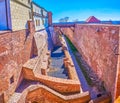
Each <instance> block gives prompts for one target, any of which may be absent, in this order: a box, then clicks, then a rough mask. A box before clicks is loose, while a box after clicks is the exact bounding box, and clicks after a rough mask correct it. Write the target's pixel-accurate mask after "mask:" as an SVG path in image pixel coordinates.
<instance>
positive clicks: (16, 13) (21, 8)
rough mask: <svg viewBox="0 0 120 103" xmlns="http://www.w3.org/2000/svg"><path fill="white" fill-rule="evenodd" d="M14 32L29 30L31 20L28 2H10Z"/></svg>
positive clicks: (13, 0) (12, 0)
mask: <svg viewBox="0 0 120 103" xmlns="http://www.w3.org/2000/svg"><path fill="white" fill-rule="evenodd" d="M10 9H11V11H10V12H11V22H12V30H13V31H16V30H22V29H27V28H28V25H27V21H28V20H29V19H30V12H31V9H30V4H29V3H28V0H10Z"/></svg>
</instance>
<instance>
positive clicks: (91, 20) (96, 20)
mask: <svg viewBox="0 0 120 103" xmlns="http://www.w3.org/2000/svg"><path fill="white" fill-rule="evenodd" d="M86 22H87V23H99V22H100V20H98V19H97V18H96V17H94V16H90V17H89V18H88V19H87V20H86Z"/></svg>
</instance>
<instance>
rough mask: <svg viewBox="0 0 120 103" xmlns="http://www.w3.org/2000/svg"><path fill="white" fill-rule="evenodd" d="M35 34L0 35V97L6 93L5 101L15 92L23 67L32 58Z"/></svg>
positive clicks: (13, 33) (15, 33)
mask: <svg viewBox="0 0 120 103" xmlns="http://www.w3.org/2000/svg"><path fill="white" fill-rule="evenodd" d="M33 34H34V31H33V32H31V33H29V31H28V30H21V31H16V32H9V33H3V34H0V95H1V94H3V93H4V98H5V100H8V98H9V97H10V96H11V95H12V94H13V92H14V91H15V88H16V86H17V83H18V84H19V82H18V81H19V77H20V73H21V69H22V65H23V64H24V63H25V62H26V61H27V60H28V59H29V58H30V56H31V46H32V39H33ZM12 76H13V79H12ZM10 79H11V80H10ZM10 82H11V83H10Z"/></svg>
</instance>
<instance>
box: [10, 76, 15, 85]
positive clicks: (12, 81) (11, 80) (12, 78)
mask: <svg viewBox="0 0 120 103" xmlns="http://www.w3.org/2000/svg"><path fill="white" fill-rule="evenodd" d="M12 83H14V76H12V77H11V78H10V84H12Z"/></svg>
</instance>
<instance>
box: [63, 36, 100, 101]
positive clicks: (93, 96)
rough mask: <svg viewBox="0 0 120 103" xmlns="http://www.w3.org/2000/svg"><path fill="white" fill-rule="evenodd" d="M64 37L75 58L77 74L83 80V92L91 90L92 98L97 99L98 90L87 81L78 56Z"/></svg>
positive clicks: (73, 58)
mask: <svg viewBox="0 0 120 103" xmlns="http://www.w3.org/2000/svg"><path fill="white" fill-rule="evenodd" d="M64 39H65V41H66V43H67V47H68V50H69V53H70V55H71V58H72V60H73V63H74V65H75V68H76V71H77V74H78V78H79V80H80V82H81V87H82V90H83V92H85V91H89V92H90V95H91V98H92V99H95V98H96V97H97V94H98V93H97V92H96V90H94V88H92V87H91V86H89V85H88V83H87V81H86V79H85V77H84V74H83V73H82V70H81V68H80V67H79V65H78V63H77V61H76V58H75V56H74V54H73V52H72V50H71V48H70V46H69V44H68V42H67V40H66V38H65V37H64Z"/></svg>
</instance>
